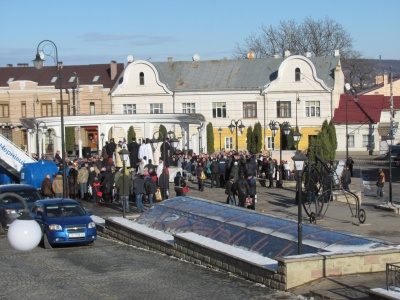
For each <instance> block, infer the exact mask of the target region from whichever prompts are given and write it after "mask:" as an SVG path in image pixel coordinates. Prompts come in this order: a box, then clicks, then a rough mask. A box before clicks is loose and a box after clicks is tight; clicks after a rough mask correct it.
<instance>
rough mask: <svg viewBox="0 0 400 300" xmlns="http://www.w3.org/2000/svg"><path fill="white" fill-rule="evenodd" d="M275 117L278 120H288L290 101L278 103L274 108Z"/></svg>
mask: <svg viewBox="0 0 400 300" xmlns="http://www.w3.org/2000/svg"><path fill="white" fill-rule="evenodd" d="M276 116H277V117H278V118H290V117H291V102H290V101H278V103H277V106H276Z"/></svg>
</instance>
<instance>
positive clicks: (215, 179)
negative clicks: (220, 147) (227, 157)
mask: <svg viewBox="0 0 400 300" xmlns="http://www.w3.org/2000/svg"><path fill="white" fill-rule="evenodd" d="M210 169H211V188H213V187H214V183H215V187H219V179H220V178H219V163H218V161H217V158H215V157H214V158H213V160H212V163H211V167H210Z"/></svg>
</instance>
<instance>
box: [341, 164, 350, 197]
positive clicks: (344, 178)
mask: <svg viewBox="0 0 400 300" xmlns="http://www.w3.org/2000/svg"><path fill="white" fill-rule="evenodd" d="M350 183H351V175H350V170H349V166H348V165H346V166H345V167H344V170H343V173H342V186H343V189H344V190H345V191H349V184H350Z"/></svg>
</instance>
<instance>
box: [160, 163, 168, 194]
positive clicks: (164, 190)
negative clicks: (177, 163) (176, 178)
mask: <svg viewBox="0 0 400 300" xmlns="http://www.w3.org/2000/svg"><path fill="white" fill-rule="evenodd" d="M158 185H159V186H160V190H161V197H162V199H163V200H165V199H168V197H169V170H168V168H167V167H165V168H164V169H163V171H162V173H161V175H160V176H159V177H158Z"/></svg>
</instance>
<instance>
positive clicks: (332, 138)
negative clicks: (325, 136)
mask: <svg viewBox="0 0 400 300" xmlns="http://www.w3.org/2000/svg"><path fill="white" fill-rule="evenodd" d="M328 133H329V139H330V141H331V146H332V151H334V158H335V157H336V150H337V146H338V142H337V136H336V128H335V124H333V122H332V120H331V121H330V122H329V126H328Z"/></svg>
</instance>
